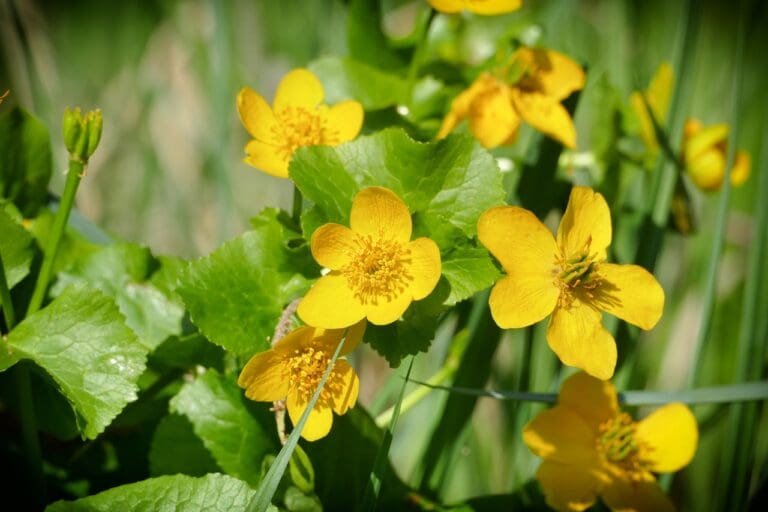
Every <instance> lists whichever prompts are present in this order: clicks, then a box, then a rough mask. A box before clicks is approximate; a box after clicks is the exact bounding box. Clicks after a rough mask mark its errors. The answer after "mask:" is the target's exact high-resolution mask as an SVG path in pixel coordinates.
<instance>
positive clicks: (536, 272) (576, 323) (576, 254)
mask: <svg viewBox="0 0 768 512" xmlns="http://www.w3.org/2000/svg"><path fill="white" fill-rule="evenodd" d="M477 233H478V237H479V239H480V241H481V242H482V243H483V245H485V247H487V248H488V250H489V251H491V254H493V255H494V256H495V257H496V259H498V260H499V261H500V262H501V265H502V267H504V271H505V272H506V274H507V275H506V276H505V277H503V278H502V279H501V280H500V281H498V282H497V283H496V285H495V286H494V287H493V291H492V292H491V296H490V300H489V302H490V306H491V313H492V315H493V318H494V320H495V321H496V323H497V324H498V325H499V326H500V327H502V328H505V329H509V328H516V327H525V326H528V325H531V324H534V323H536V322H538V321H540V320H543V319H544V318H545V317H547V316H548V315H550V314H551V315H552V317H551V319H550V321H549V327H548V328H547V342H548V343H549V346H550V348H552V350H553V351H554V352H555V354H557V356H558V357H559V358H560V360H561V361H562V362H563V363H564V364H567V365H570V366H576V367H578V368H581V369H583V370H586V371H587V372H588V373H589V374H591V375H594V376H595V377H598V378H601V379H609V378H611V376H612V375H613V370H614V368H615V366H616V343H615V341H614V339H613V336H611V334H610V333H609V332H608V331H607V330H606V329H605V328H604V327H603V325H602V318H601V314H600V311H606V312H608V313H611V314H613V315H615V316H617V317H619V318H621V319H622V320H625V321H627V322H629V323H631V324H634V325H637V326H640V327H642V328H643V329H650V328H652V327H653V326H654V325H656V322H658V321H659V318H660V317H661V313H662V310H663V308H664V290H662V289H661V286H659V283H658V282H657V281H656V279H655V278H654V277H653V275H652V274H650V273H649V272H648V271H647V270H645V269H644V268H642V267H639V266H637V265H617V264H614V263H607V262H606V261H605V260H606V250H607V248H608V245H610V243H611V213H610V211H609V210H608V205H607V204H606V202H605V199H604V198H603V196H602V195H600V194H599V193H596V192H594V191H593V190H592V189H591V188H588V187H574V188H573V190H572V191H571V197H570V199H569V201H568V207H567V208H566V210H565V214H564V215H563V219H562V221H561V222H560V227H559V229H558V231H557V239H555V237H553V236H552V233H551V232H550V231H549V229H547V227H546V226H544V224H542V223H541V222H540V221H539V219H537V218H536V216H535V215H534V214H533V213H531V212H529V211H528V210H525V209H523V208H519V207H517V206H499V207H495V208H491V209H490V210H487V211H486V212H485V213H483V215H482V216H481V217H480V220H479V221H478V225H477Z"/></svg>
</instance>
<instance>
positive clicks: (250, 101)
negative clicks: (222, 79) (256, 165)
mask: <svg viewBox="0 0 768 512" xmlns="http://www.w3.org/2000/svg"><path fill="white" fill-rule="evenodd" d="M237 113H238V114H239V115H240V121H242V123H243V126H245V129H246V130H248V133H250V134H251V136H252V137H253V138H254V139H256V140H259V141H261V142H264V143H274V133H275V116H274V114H273V113H272V109H271V108H270V106H269V105H268V104H267V102H266V101H265V100H264V98H263V97H262V96H261V95H260V94H259V93H257V92H256V91H254V90H253V89H251V88H250V87H243V88H242V89H240V93H238V95H237Z"/></svg>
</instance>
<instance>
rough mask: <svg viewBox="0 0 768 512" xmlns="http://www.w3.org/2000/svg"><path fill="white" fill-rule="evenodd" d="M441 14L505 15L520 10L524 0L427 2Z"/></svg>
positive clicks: (441, 0)
mask: <svg viewBox="0 0 768 512" xmlns="http://www.w3.org/2000/svg"><path fill="white" fill-rule="evenodd" d="M427 1H428V2H429V4H430V5H431V6H432V7H434V8H435V10H438V11H440V12H444V13H448V14H453V13H456V12H461V11H463V10H467V11H471V12H473V13H475V14H484V15H493V14H504V13H506V12H512V11H516V10H518V9H519V8H520V7H521V6H522V5H523V0H427Z"/></svg>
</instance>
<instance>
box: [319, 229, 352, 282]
mask: <svg viewBox="0 0 768 512" xmlns="http://www.w3.org/2000/svg"><path fill="white" fill-rule="evenodd" d="M355 238H356V235H355V234H354V233H353V232H352V230H351V229H349V228H348V227H346V226H342V225H341V224H333V223H330V224H323V225H322V226H320V227H319V228H317V229H316V230H315V232H314V233H312V241H311V242H310V247H311V249H312V256H313V257H314V258H315V261H317V262H318V263H319V264H320V265H322V266H324V267H327V268H330V269H332V270H339V269H340V268H341V267H343V266H344V265H346V264H347V263H349V261H350V259H352V255H353V254H354V253H355V250H356V246H355Z"/></svg>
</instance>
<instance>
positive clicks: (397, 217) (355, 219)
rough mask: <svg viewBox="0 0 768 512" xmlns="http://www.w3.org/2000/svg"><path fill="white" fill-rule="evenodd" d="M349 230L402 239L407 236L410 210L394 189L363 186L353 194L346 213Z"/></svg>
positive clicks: (403, 240) (379, 236) (409, 231)
mask: <svg viewBox="0 0 768 512" xmlns="http://www.w3.org/2000/svg"><path fill="white" fill-rule="evenodd" d="M349 225H350V227H351V228H352V231H354V232H355V233H360V234H362V235H371V236H372V237H374V238H385V239H388V240H395V241H398V242H402V243H405V242H407V241H409V240H410V239H411V227H412V225H411V214H410V213H409V212H408V207H407V206H405V203H403V201H401V200H400V198H399V197H397V195H395V193H394V192H392V191H391V190H389V189H386V188H383V187H368V188H364V189H363V190H361V191H360V192H358V193H357V195H356V196H355V199H354V201H353V202H352V211H351V212H350V214H349Z"/></svg>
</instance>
